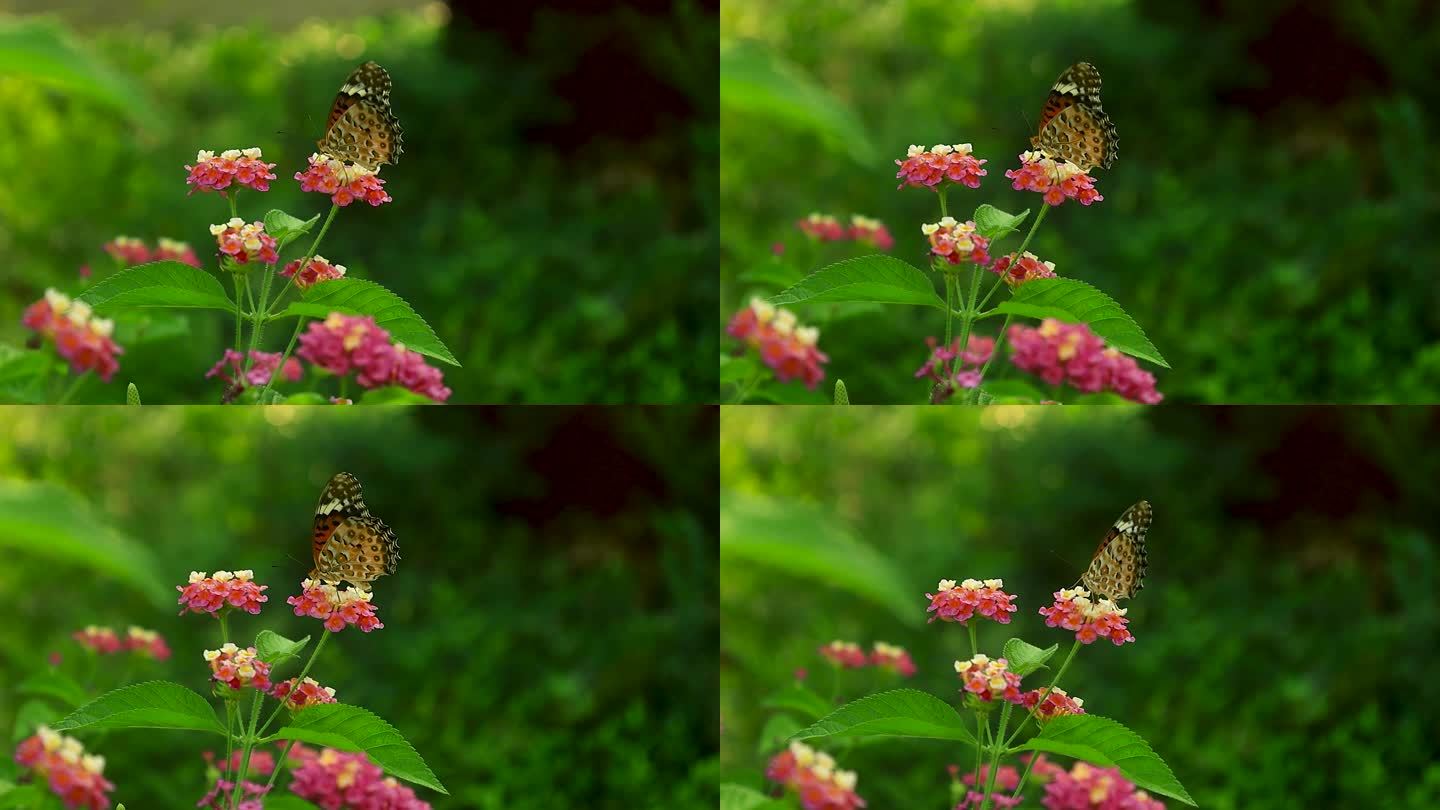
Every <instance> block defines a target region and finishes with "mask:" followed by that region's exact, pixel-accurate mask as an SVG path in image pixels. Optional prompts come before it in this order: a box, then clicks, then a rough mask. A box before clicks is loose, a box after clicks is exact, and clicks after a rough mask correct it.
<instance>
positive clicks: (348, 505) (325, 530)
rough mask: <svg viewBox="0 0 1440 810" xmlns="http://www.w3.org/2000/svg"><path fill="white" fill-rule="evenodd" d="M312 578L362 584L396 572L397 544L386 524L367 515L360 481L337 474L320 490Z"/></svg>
mask: <svg viewBox="0 0 1440 810" xmlns="http://www.w3.org/2000/svg"><path fill="white" fill-rule="evenodd" d="M313 551H314V554H315V568H314V570H312V571H311V572H310V578H311V579H317V580H321V581H324V582H329V583H331V584H335V583H338V582H340V581H341V580H346V581H349V582H350V583H352V584H354V585H358V586H361V587H364V586H366V585H368V584H370V583H371V582H373V581H374V580H375V579H377V578H378V577H382V576H384V575H386V574H393V573H395V565H396V563H398V562H399V561H400V543H399V541H397V540H396V539H395V532H394V531H393V530H391V528H390V527H389V526H386V525H385V523H384V522H383V521H382V520H380V518H377V517H375V516H374V515H371V514H370V510H369V509H367V508H366V507H365V500H364V498H362V497H361V496H360V482H359V481H358V480H356V478H355V476H353V475H351V474H350V473H343V472H342V473H337V474H336V475H335V477H334V478H331V479H330V483H328V484H326V485H325V489H324V490H323V491H322V492H321V493H320V504H319V505H318V506H316V507H315V537H314V544H313Z"/></svg>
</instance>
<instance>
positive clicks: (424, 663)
mask: <svg viewBox="0 0 1440 810" xmlns="http://www.w3.org/2000/svg"><path fill="white" fill-rule="evenodd" d="M716 421H717V415H716V413H715V410H714V409H713V408H677V407H671V408H663V409H643V408H630V409H625V410H620V409H603V408H585V409H571V408H450V409H405V410H398V409H386V410H384V411H373V410H367V409H318V410H315V409H304V408H283V407H282V408H267V409H265V410H264V413H263V414H262V413H261V412H260V411H259V410H258V409H222V408H220V407H219V406H215V407H206V408H199V407H187V408H152V407H146V408H141V409H136V408H129V409H125V408H107V409H100V408H68V407H67V408H48V409H45V408H23V407H21V408H9V409H4V410H0V424H3V425H4V427H3V429H0V550H3V552H4V555H5V565H4V566H3V567H0V604H3V605H4V606H5V610H6V616H7V621H6V622H5V627H4V629H3V630H0V728H3V729H4V730H5V733H6V734H11V733H12V729H13V730H14V732H13V736H12V742H11V745H12V746H13V740H18V739H19V738H20V737H21V736H23V735H26V734H28V733H30V732H31V731H32V730H33V728H32V727H29V724H31V723H33V722H36V721H41V720H43V719H44V716H45V715H44V707H42V708H41V709H36V708H34V707H33V706H32V705H30V704H32V702H33V700H34V697H33V696H27V695H22V694H19V693H18V692H17V690H16V688H15V687H16V685H17V683H18V682H19V681H20V680H21V679H22V678H25V677H28V676H31V675H38V676H39V677H40V679H41V680H43V679H44V674H43V673H44V672H45V671H46V669H47V663H46V662H47V657H48V656H49V655H50V654H51V653H52V652H58V653H61V654H62V655H63V656H64V663H63V667H64V669H65V670H66V671H67V672H70V673H74V672H77V671H80V672H83V667H84V665H85V662H84V659H85V657H86V656H85V655H84V652H83V650H82V649H81V648H80V646H79V645H78V644H76V643H75V642H74V641H72V640H71V639H70V637H69V634H70V633H71V632H72V631H73V630H76V629H79V628H81V627H84V626H86V625H89V624H100V625H109V626H112V627H117V628H118V629H119V631H120V632H121V633H122V634H123V632H124V628H125V627H126V626H127V625H129V624H132V623H133V624H139V625H142V626H145V627H149V628H153V629H155V630H158V631H159V632H160V633H161V634H162V635H163V636H164V638H165V639H166V640H167V641H168V642H169V645H170V647H171V648H172V650H173V651H174V657H173V658H171V659H170V661H168V662H166V663H163V664H151V665H149V666H137V667H136V668H135V672H134V676H133V680H136V681H138V680H148V679H153V678H164V679H167V680H173V681H177V682H179V683H182V684H184V685H186V686H188V687H190V688H192V689H196V690H202V691H203V690H205V683H206V677H207V676H208V670H206V668H205V664H204V662H203V661H202V660H201V659H200V653H201V651H202V650H204V649H207V648H214V647H215V646H217V643H218V641H217V636H218V631H217V627H218V625H217V623H216V622H215V621H214V620H213V619H210V618H209V617H204V616H185V617H177V616H176V613H177V612H178V607H177V606H176V603H175V599H176V594H175V590H174V588H175V585H177V584H180V583H183V582H185V580H186V577H187V575H188V574H189V572H190V571H191V570H203V571H214V570H216V569H217V568H225V569H238V568H252V569H254V571H255V574H256V579H257V580H258V581H260V582H261V583H262V584H267V585H269V586H270V590H269V591H268V595H269V596H270V601H269V603H268V604H267V605H266V607H265V609H264V611H263V612H262V613H261V614H260V615H259V616H256V617H250V616H247V615H243V614H240V615H237V616H232V618H231V620H230V626H231V629H232V631H233V632H234V633H235V634H236V635H238V636H241V640H243V639H244V638H250V639H253V638H254V634H256V633H258V632H259V631H260V630H262V629H271V630H274V631H276V632H279V633H281V634H283V635H287V636H289V637H292V638H299V637H301V636H303V635H305V634H312V635H313V634H318V632H320V626H319V622H317V621H315V620H313V619H306V618H300V617H296V616H294V615H292V613H291V609H290V608H289V607H288V606H287V605H286V604H285V598H286V596H289V595H293V594H295V593H296V592H297V590H298V587H299V582H300V580H301V578H302V577H303V576H304V575H305V573H306V572H307V571H308V570H309V568H310V564H311V561H310V551H309V544H310V540H309V538H310V524H311V520H312V515H313V513H314V507H315V500H316V499H317V498H318V496H319V492H320V488H321V487H322V486H323V485H324V483H325V481H326V480H328V479H329V477H330V476H331V475H332V474H334V473H335V472H337V471H340V470H348V471H350V472H352V473H354V474H355V475H356V476H357V477H358V478H359V479H360V480H361V482H362V483H363V484H364V487H365V498H366V502H367V503H368V504H369V506H370V508H371V511H372V512H374V513H375V514H377V515H379V516H381V517H382V518H383V519H384V520H385V521H386V522H387V523H389V524H390V525H391V526H392V527H393V528H394V529H395V530H396V532H397V534H398V535H399V538H400V547H401V553H402V559H401V562H400V566H399V570H398V571H397V572H396V574H395V575H394V576H389V577H385V578H383V579H381V580H379V581H378V582H377V583H376V586H375V593H376V604H377V606H378V608H379V616H380V619H381V621H383V622H384V623H385V628H384V629H382V630H379V631H376V632H373V633H371V634H369V635H364V634H361V633H359V632H356V631H354V630H353V629H352V630H350V631H349V632H343V631H342V632H341V633H340V634H339V635H338V636H337V637H336V638H335V639H334V640H332V641H331V642H330V645H329V646H327V647H326V649H325V650H324V652H323V653H322V655H321V657H320V658H319V660H318V661H317V662H316V665H315V670H314V672H313V673H312V674H313V675H314V676H315V677H316V678H317V679H319V680H320V681H321V682H322V683H324V684H326V685H329V686H333V687H335V688H336V690H337V691H338V697H339V699H340V700H341V701H343V702H347V703H354V704H358V705H362V706H365V707H366V708H369V709H370V710H372V711H374V712H376V713H377V714H379V715H380V716H381V717H384V718H385V719H387V720H388V721H390V722H391V723H392V724H394V725H395V726H396V727H397V728H398V729H399V730H400V731H401V732H402V733H403V734H404V735H405V736H406V737H407V738H409V740H410V741H411V742H412V743H413V744H414V746H415V747H416V749H417V750H418V751H419V752H420V753H421V755H422V756H424V757H425V759H426V761H427V762H428V763H429V765H430V766H431V768H432V769H433V770H434V771H435V773H436V775H437V776H438V777H439V778H440V780H441V781H442V782H443V783H444V784H445V785H446V787H447V788H449V790H450V791H451V796H450V797H449V798H446V797H444V796H439V795H436V794H432V793H431V792H430V791H427V790H424V789H418V790H417V793H419V794H421V797H422V798H424V799H426V800H429V801H431V802H432V803H433V804H434V806H435V807H437V808H467V810H469V809H470V808H485V809H487V810H488V809H498V808H507V809H509V808H534V809H535V810H540V808H553V807H557V806H570V807H595V808H604V810H626V809H627V808H636V807H654V808H675V807H699V806H701V805H702V804H704V803H708V802H710V801H713V797H714V794H715V774H716V759H715V756H716V753H715V752H716V750H717V739H716V734H717V730H716V725H715V717H716V709H715V701H716V697H715V680H714V675H713V673H714V671H715V667H716V663H715V662H716V655H717V653H716V637H717V634H718V626H717V615H716V608H715V596H714V594H715V592H716V587H717V586H716V554H715V542H716V541H715V535H714V531H715V529H714V526H715V492H716V488H717V484H716V478H715V476H716V472H715V471H716V461H715V453H716V450H715V434H716V430H717V427H716ZM124 658H125V656H118V657H114V658H102V659H100V661H99V667H98V670H97V675H96V677H95V679H94V683H95V686H96V688H97V689H103V688H109V687H111V686H112V685H114V682H115V681H116V680H118V679H119V678H120V677H121V674H122V673H121V671H122V670H123V668H124ZM707 673H710V674H707ZM291 674H294V673H293V672H292V673H291ZM41 702H42V703H44V704H45V705H46V706H49V707H50V708H51V710H52V711H57V712H59V713H63V710H61V709H60V706H59V704H58V703H55V702H54V701H51V700H48V699H41ZM36 712H41V713H40V714H36ZM77 736H79V737H80V738H81V739H82V740H83V741H84V742H85V744H86V745H87V747H89V748H91V749H92V750H95V751H98V752H99V753H101V754H104V755H105V756H106V757H107V758H108V760H109V763H108V765H107V767H106V774H107V776H108V777H109V778H110V779H111V780H112V781H114V782H115V783H116V785H118V789H117V790H116V791H115V793H114V794H113V797H114V798H115V799H116V800H119V801H124V802H126V803H127V804H128V806H129V807H131V808H179V807H189V806H193V804H194V802H195V801H196V800H197V799H199V798H200V795H201V793H203V792H204V789H205V787H206V786H205V785H203V784H202V780H203V778H204V771H205V763H204V761H203V760H202V759H201V756H200V753H201V751H202V750H205V749H209V750H215V749H216V745H217V743H219V742H220V741H219V739H218V738H211V737H207V736H205V735H201V734H185V733H182V732H160V731H150V732H147V731H124V732H112V733H110V734H108V735H103V736H101V735H97V734H95V733H90V734H85V733H83V732H82V733H78V734H77ZM6 750H7V751H8V750H10V749H8V748H7V749H6ZM219 750H220V751H221V752H222V753H221V756H223V750H224V749H223V743H221V744H220V749H219ZM0 761H3V762H4V763H10V764H6V765H0V779H4V778H12V779H13V772H14V765H13V763H12V761H11V758H10V757H9V756H8V755H6V756H5V757H3V758H0ZM161 763H164V764H163V766H162V764H161ZM282 784H284V782H283V781H282Z"/></svg>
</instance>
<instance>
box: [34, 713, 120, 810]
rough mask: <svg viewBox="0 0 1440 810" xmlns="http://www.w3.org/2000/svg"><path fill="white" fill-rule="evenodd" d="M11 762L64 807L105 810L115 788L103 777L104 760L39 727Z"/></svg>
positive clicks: (72, 742) (71, 738)
mask: <svg viewBox="0 0 1440 810" xmlns="http://www.w3.org/2000/svg"><path fill="white" fill-rule="evenodd" d="M15 761H16V762H17V763H19V764H20V766H21V767H22V768H28V769H29V770H31V771H32V772H33V773H34V774H35V775H36V776H38V777H40V778H43V779H44V780H45V781H46V782H47V783H48V784H49V786H50V791H51V792H52V793H54V794H55V795H56V796H58V797H60V800H61V801H62V802H64V804H65V807H66V808H77V807H80V808H86V809H87V810H107V808H109V807H110V797H109V796H108V795H107V794H109V792H110V791H112V790H114V789H115V785H114V784H112V783H111V782H110V781H109V780H108V779H106V778H105V758H104V757H102V756H100V755H98V754H87V753H86V752H85V746H83V745H81V743H80V741H79V740H77V739H75V738H74V737H69V736H66V735H64V734H60V733H59V732H56V731H53V730H51V729H50V727H49V726H43V725H42V726H40V727H39V728H37V729H36V731H35V734H34V735H32V736H30V737H26V738H25V739H24V740H22V741H21V742H20V745H19V746H18V747H17V748H16V749H15Z"/></svg>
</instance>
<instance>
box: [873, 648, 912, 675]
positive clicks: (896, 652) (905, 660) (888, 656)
mask: <svg viewBox="0 0 1440 810" xmlns="http://www.w3.org/2000/svg"><path fill="white" fill-rule="evenodd" d="M870 663H871V664H873V665H875V666H877V667H880V668H881V669H888V670H890V671H891V672H895V673H898V674H899V675H900V676H901V677H903V678H909V677H912V676H914V675H915V661H914V660H913V659H912V658H911V657H910V653H909V652H907V651H906V650H905V648H904V647H897V646H895V645H894V644H886V643H885V642H883V641H877V642H875V647H874V649H873V650H872V651H871V653H870Z"/></svg>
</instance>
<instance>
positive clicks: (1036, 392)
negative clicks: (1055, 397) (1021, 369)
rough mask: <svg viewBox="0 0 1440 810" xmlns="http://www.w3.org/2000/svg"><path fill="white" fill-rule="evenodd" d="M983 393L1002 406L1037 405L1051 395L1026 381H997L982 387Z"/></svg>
mask: <svg viewBox="0 0 1440 810" xmlns="http://www.w3.org/2000/svg"><path fill="white" fill-rule="evenodd" d="M980 390H981V392H982V393H984V394H986V395H988V396H989V397H990V398H991V400H992V401H994V402H998V403H1001V404H1032V405H1033V404H1035V403H1037V402H1040V401H1042V400H1045V399H1049V395H1048V394H1046V393H1045V392H1044V391H1041V390H1040V389H1039V388H1036V387H1035V386H1034V385H1031V384H1030V383H1028V382H1025V381H1024V380H996V381H995V382H987V383H984V384H983V385H981V386H980Z"/></svg>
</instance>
